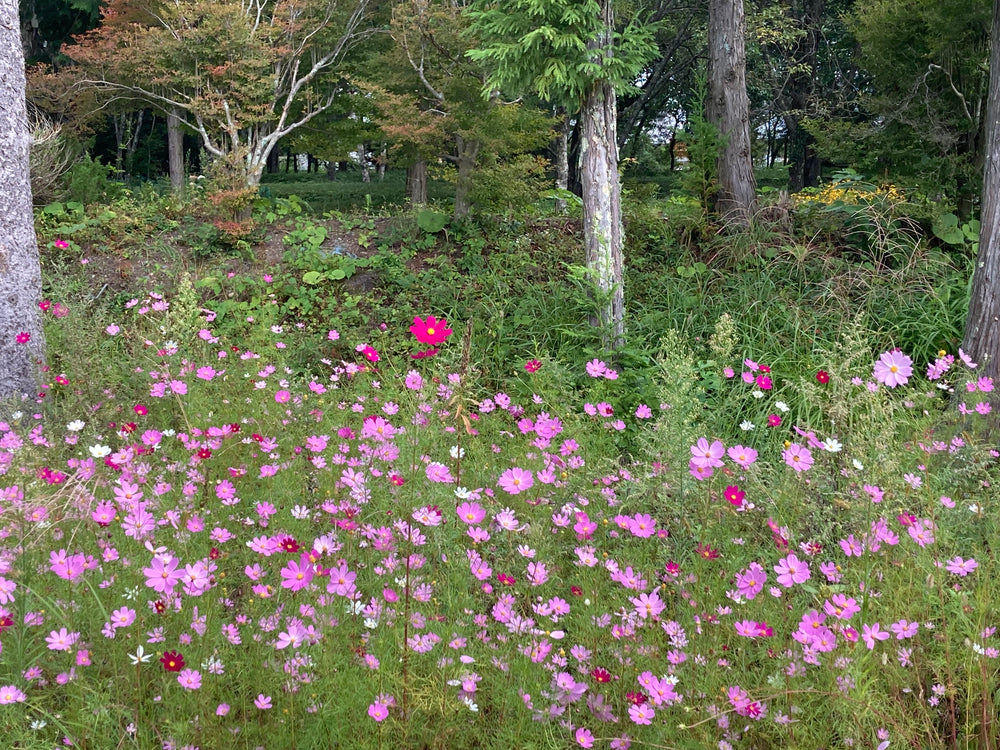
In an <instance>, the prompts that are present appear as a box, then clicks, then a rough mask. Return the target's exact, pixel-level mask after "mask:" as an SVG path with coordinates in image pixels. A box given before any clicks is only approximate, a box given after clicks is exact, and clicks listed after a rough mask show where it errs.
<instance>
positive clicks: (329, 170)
mask: <svg viewBox="0 0 1000 750" xmlns="http://www.w3.org/2000/svg"><path fill="white" fill-rule="evenodd" d="M326 179H328V180H329V181H330V182H333V181H334V180H336V179H337V162H335V161H328V162H327V163H326Z"/></svg>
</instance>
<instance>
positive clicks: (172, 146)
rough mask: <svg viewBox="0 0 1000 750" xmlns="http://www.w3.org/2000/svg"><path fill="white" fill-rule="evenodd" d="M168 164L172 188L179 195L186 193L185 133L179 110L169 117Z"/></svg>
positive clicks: (175, 110)
mask: <svg viewBox="0 0 1000 750" xmlns="http://www.w3.org/2000/svg"><path fill="white" fill-rule="evenodd" d="M167 164H168V170H169V172H170V187H171V188H172V189H173V191H174V193H175V194H178V195H179V194H180V193H182V192H184V131H183V130H181V117H180V111H179V110H177V109H174V110H173V111H172V112H171V113H170V114H168V115H167Z"/></svg>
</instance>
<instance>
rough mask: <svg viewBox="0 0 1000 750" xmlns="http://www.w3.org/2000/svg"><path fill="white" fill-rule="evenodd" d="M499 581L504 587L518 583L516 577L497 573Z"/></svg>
mask: <svg viewBox="0 0 1000 750" xmlns="http://www.w3.org/2000/svg"><path fill="white" fill-rule="evenodd" d="M497 580H498V581H500V583H502V584H503V585H504V586H513V585H514V584H515V583H517V581H516V580H515V578H514V576H510V575H507V574H506V573H497Z"/></svg>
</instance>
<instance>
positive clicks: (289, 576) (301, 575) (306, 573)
mask: <svg viewBox="0 0 1000 750" xmlns="http://www.w3.org/2000/svg"><path fill="white" fill-rule="evenodd" d="M313 575H314V570H313V566H312V563H311V562H310V560H309V556H308V555H301V556H300V557H299V559H298V560H297V561H296V560H289V561H288V564H287V565H285V567H284V568H282V569H281V586H282V588H286V589H288V590H289V591H299V590H301V589H304V588H305V587H306V586H308V585H309V583H310V582H311V581H312V579H313Z"/></svg>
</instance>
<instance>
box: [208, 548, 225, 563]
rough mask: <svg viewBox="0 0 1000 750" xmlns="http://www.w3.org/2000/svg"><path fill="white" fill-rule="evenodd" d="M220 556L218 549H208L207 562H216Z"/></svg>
mask: <svg viewBox="0 0 1000 750" xmlns="http://www.w3.org/2000/svg"><path fill="white" fill-rule="evenodd" d="M221 555H222V553H221V552H219V548H218V547H212V549H210V550H209V551H208V559H209V560H218V559H219V557H220V556H221Z"/></svg>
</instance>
